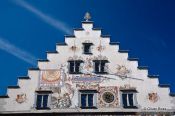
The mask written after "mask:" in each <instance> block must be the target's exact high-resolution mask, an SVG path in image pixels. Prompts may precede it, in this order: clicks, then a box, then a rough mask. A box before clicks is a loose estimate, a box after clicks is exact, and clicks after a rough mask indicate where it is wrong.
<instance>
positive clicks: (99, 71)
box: [93, 60, 109, 74]
mask: <svg viewBox="0 0 175 116" xmlns="http://www.w3.org/2000/svg"><path fill="white" fill-rule="evenodd" d="M93 63H94V73H96V74H108V72H107V70H106V69H105V68H106V64H107V63H109V61H108V60H93ZM96 63H99V65H100V64H101V63H104V66H103V71H102V67H101V66H102V65H100V67H98V71H96Z"/></svg>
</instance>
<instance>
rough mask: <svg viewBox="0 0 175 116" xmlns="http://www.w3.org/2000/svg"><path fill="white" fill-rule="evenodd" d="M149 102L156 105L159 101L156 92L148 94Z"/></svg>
mask: <svg viewBox="0 0 175 116" xmlns="http://www.w3.org/2000/svg"><path fill="white" fill-rule="evenodd" d="M148 100H149V101H151V102H152V103H155V102H157V101H158V100H159V96H158V94H157V93H155V92H152V93H148Z"/></svg>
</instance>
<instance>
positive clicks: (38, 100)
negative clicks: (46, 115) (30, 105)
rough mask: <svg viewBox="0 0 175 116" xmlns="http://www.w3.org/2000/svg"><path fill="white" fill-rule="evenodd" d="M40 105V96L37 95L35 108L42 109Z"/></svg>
mask: <svg viewBox="0 0 175 116" xmlns="http://www.w3.org/2000/svg"><path fill="white" fill-rule="evenodd" d="M41 103H42V95H37V101H36V107H37V108H41V107H42V105H41Z"/></svg>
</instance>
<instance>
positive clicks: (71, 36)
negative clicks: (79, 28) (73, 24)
mask: <svg viewBox="0 0 175 116" xmlns="http://www.w3.org/2000/svg"><path fill="white" fill-rule="evenodd" d="M64 37H69V38H75V35H64Z"/></svg>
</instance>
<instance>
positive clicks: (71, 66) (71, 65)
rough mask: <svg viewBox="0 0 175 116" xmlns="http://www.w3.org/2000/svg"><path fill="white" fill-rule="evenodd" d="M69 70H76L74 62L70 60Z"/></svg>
mask: <svg viewBox="0 0 175 116" xmlns="http://www.w3.org/2000/svg"><path fill="white" fill-rule="evenodd" d="M69 65H70V66H69V71H70V72H74V62H69Z"/></svg>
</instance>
